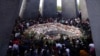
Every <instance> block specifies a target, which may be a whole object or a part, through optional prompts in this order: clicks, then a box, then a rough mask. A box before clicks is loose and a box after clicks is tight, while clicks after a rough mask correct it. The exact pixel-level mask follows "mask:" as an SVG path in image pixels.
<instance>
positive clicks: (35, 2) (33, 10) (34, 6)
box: [23, 0, 40, 19]
mask: <svg viewBox="0 0 100 56" xmlns="http://www.w3.org/2000/svg"><path fill="white" fill-rule="evenodd" d="M39 3H40V0H27V3H26V9H25V11H24V14H23V17H24V18H27V19H29V18H31V19H34V18H37V17H38V13H39Z"/></svg>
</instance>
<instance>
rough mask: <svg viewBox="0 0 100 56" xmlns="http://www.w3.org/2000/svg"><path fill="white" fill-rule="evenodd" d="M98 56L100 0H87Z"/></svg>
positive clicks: (99, 53)
mask: <svg viewBox="0 0 100 56" xmlns="http://www.w3.org/2000/svg"><path fill="white" fill-rule="evenodd" d="M86 3H87V9H88V15H89V19H90V23H91V24H90V25H91V28H92V35H93V40H94V44H95V48H96V56H100V0H86Z"/></svg>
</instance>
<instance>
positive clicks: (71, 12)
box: [62, 0, 77, 18]
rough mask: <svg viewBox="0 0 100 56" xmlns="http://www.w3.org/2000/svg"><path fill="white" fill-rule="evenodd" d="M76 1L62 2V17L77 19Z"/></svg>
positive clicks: (67, 0)
mask: <svg viewBox="0 0 100 56" xmlns="http://www.w3.org/2000/svg"><path fill="white" fill-rule="evenodd" d="M75 1H76V0H62V16H63V17H64V18H75V17H76V16H77V10H76V8H77V6H76V2H75Z"/></svg>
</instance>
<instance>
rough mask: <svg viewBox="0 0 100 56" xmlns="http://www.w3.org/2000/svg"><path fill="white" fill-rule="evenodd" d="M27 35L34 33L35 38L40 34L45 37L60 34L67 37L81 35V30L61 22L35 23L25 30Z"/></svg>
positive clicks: (52, 37)
mask: <svg viewBox="0 0 100 56" xmlns="http://www.w3.org/2000/svg"><path fill="white" fill-rule="evenodd" d="M24 33H26V34H28V35H35V36H36V38H37V39H39V38H41V37H40V35H42V36H44V38H47V39H54V40H55V39H59V38H60V35H64V36H67V37H81V36H82V32H81V31H80V29H79V28H77V27H74V26H69V25H63V24H61V23H45V24H36V25H33V26H31V27H29V28H28V29H26V30H25V32H24Z"/></svg>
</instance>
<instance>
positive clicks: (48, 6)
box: [43, 0, 57, 17]
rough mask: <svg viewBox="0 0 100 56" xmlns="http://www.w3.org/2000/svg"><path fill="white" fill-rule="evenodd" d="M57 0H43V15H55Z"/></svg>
mask: <svg viewBox="0 0 100 56" xmlns="http://www.w3.org/2000/svg"><path fill="white" fill-rule="evenodd" d="M56 13H57V0H44V4H43V17H56Z"/></svg>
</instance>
